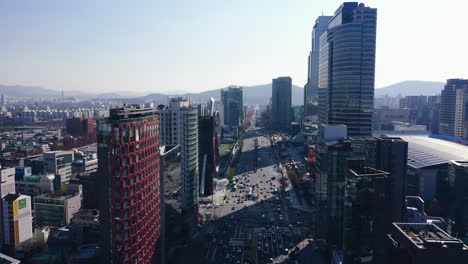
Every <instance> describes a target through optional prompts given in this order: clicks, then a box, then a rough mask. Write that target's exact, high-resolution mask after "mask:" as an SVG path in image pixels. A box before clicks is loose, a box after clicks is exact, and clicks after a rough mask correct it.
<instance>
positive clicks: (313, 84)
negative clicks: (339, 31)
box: [304, 16, 332, 115]
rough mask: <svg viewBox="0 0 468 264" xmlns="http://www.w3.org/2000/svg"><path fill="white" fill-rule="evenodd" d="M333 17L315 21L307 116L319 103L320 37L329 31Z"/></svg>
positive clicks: (307, 87) (324, 17) (310, 59)
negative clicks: (329, 24)
mask: <svg viewBox="0 0 468 264" xmlns="http://www.w3.org/2000/svg"><path fill="white" fill-rule="evenodd" d="M331 18H332V17H331V16H319V17H318V18H317V20H315V25H314V29H313V30H312V46H311V47H312V48H311V50H310V53H309V57H308V59H307V62H308V70H307V83H306V85H305V87H304V113H305V115H311V114H316V113H313V107H312V105H314V104H316V103H317V96H318V93H317V91H318V72H319V50H320V36H321V35H322V34H323V33H324V32H325V31H327V28H328V22H329V21H330V19H331Z"/></svg>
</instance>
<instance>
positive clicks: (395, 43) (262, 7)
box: [0, 0, 468, 92]
mask: <svg viewBox="0 0 468 264" xmlns="http://www.w3.org/2000/svg"><path fill="white" fill-rule="evenodd" d="M341 2H342V1H336V0H236V1H231V0H190V1H188V0H186V1H184V0H166V1H161V0H145V1H143V0H139V1H130V0H129V1H117V0H106V1H104V0H79V1H63V0H55V1H52V0H40V1H38V0H29V1H23V0H10V1H7V0H5V1H0V17H1V18H2V19H1V21H2V23H1V27H0V50H1V53H0V54H2V56H1V58H0V84H9V85H12V84H20V85H38V86H43V87H47V88H52V89H62V88H63V89H64V90H82V91H90V92H112V91H123V90H127V91H128V90H131V91H135V92H176V91H192V92H197V91H204V90H210V89H216V88H221V87H225V86H227V85H229V84H239V85H255V84H264V83H269V82H270V81H271V79H272V78H274V77H277V76H285V75H289V76H291V77H292V78H293V83H295V84H297V85H300V86H303V85H304V83H305V81H306V72H307V55H308V52H309V50H310V38H311V30H312V26H313V23H314V21H315V18H316V17H317V16H319V15H321V14H322V12H323V13H324V14H325V15H331V14H333V12H334V11H335V10H336V8H337V7H338V6H339V5H340V4H341ZM364 3H366V5H368V6H372V7H376V8H378V40H377V69H376V70H377V73H376V87H382V86H385V85H388V84H392V83H394V82H399V81H403V80H428V81H444V80H445V79H447V78H454V77H460V78H462V77H464V78H468V66H467V62H468V50H467V49H468V34H467V32H468V20H466V19H467V14H466V10H468V1H466V0H444V1H440V0H439V1H435V0H370V1H366V2H364Z"/></svg>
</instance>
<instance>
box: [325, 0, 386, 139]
mask: <svg viewBox="0 0 468 264" xmlns="http://www.w3.org/2000/svg"><path fill="white" fill-rule="evenodd" d="M376 22H377V9H375V8H370V7H366V6H364V4H358V3H357V2H346V3H343V4H342V5H341V6H340V7H339V8H338V10H337V11H336V12H335V16H334V17H333V18H332V19H331V20H330V22H329V23H328V30H327V31H326V32H325V33H323V34H322V36H321V37H320V55H319V89H318V94H319V113H318V117H319V121H320V122H321V123H322V124H344V125H346V126H347V127H348V135H350V136H370V135H371V134H372V113H373V102H374V78H375V44H376V25H377V24H376Z"/></svg>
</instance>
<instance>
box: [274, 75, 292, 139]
mask: <svg viewBox="0 0 468 264" xmlns="http://www.w3.org/2000/svg"><path fill="white" fill-rule="evenodd" d="M291 89H292V80H291V77H278V78H276V79H273V82H272V86H271V91H272V92H271V125H272V127H274V128H276V129H280V130H287V129H289V128H290V125H291V120H292V106H291V103H292V101H291V100H292V99H291V94H292V90H291Z"/></svg>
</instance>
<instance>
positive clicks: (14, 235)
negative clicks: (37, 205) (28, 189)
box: [0, 193, 32, 251]
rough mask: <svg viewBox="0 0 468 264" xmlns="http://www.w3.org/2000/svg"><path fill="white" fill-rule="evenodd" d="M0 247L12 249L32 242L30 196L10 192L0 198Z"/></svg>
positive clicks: (24, 246)
mask: <svg viewBox="0 0 468 264" xmlns="http://www.w3.org/2000/svg"><path fill="white" fill-rule="evenodd" d="M0 230H2V235H1V236H0V247H3V248H4V249H5V248H7V251H13V250H17V249H22V248H26V247H29V246H30V244H31V243H32V216H31V197H29V196H27V195H19V194H14V193H10V194H7V195H6V196H5V197H3V198H2V199H1V200H0Z"/></svg>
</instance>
